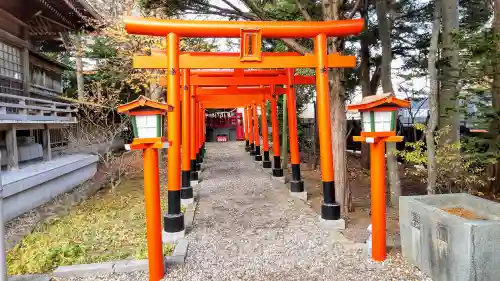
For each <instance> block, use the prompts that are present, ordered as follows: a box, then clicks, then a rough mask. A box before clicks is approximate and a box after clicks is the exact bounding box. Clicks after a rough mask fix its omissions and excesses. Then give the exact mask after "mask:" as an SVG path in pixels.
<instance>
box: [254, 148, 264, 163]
mask: <svg viewBox="0 0 500 281" xmlns="http://www.w3.org/2000/svg"><path fill="white" fill-rule="evenodd" d="M255 161H262V155H260V146H258V145H256V146H255Z"/></svg>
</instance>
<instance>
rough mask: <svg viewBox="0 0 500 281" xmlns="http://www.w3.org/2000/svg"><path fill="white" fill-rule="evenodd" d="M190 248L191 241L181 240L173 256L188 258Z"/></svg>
mask: <svg viewBox="0 0 500 281" xmlns="http://www.w3.org/2000/svg"><path fill="white" fill-rule="evenodd" d="M188 246H189V240H187V239H186V238H182V239H179V241H177V244H175V248H174V252H173V253H172V256H183V257H186V255H187V251H188Z"/></svg>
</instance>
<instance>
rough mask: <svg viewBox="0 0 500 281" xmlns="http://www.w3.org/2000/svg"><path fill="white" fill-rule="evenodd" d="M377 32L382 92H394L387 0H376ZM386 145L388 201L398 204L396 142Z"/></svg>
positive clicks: (398, 182) (399, 186)
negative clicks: (380, 58) (379, 46)
mask: <svg viewBox="0 0 500 281" xmlns="http://www.w3.org/2000/svg"><path fill="white" fill-rule="evenodd" d="M375 10H376V11H377V21H378V33H379V37H380V43H381V45H382V65H381V73H382V90H383V91H384V93H392V94H394V88H393V86H392V67H391V63H392V51H391V48H392V45H391V30H392V27H391V20H390V19H389V14H388V12H389V9H388V3H387V0H377V1H376V8H375ZM386 146H387V149H386V150H387V170H388V175H389V187H390V188H389V191H390V196H389V198H390V203H391V204H392V205H393V206H398V205H399V203H398V200H399V196H400V195H401V182H400V180H399V173H398V162H397V159H396V155H395V150H396V143H393V142H388V143H387V144H386Z"/></svg>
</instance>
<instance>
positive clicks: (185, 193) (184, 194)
mask: <svg viewBox="0 0 500 281" xmlns="http://www.w3.org/2000/svg"><path fill="white" fill-rule="evenodd" d="M193 196H194V195H193V188H192V187H191V186H188V187H184V186H183V187H181V199H193Z"/></svg>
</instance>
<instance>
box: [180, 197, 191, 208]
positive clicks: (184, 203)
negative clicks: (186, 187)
mask: <svg viewBox="0 0 500 281" xmlns="http://www.w3.org/2000/svg"><path fill="white" fill-rule="evenodd" d="M193 203H194V198H189V199H181V205H182V206H184V207H188V206H190V205H192V204H193Z"/></svg>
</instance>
